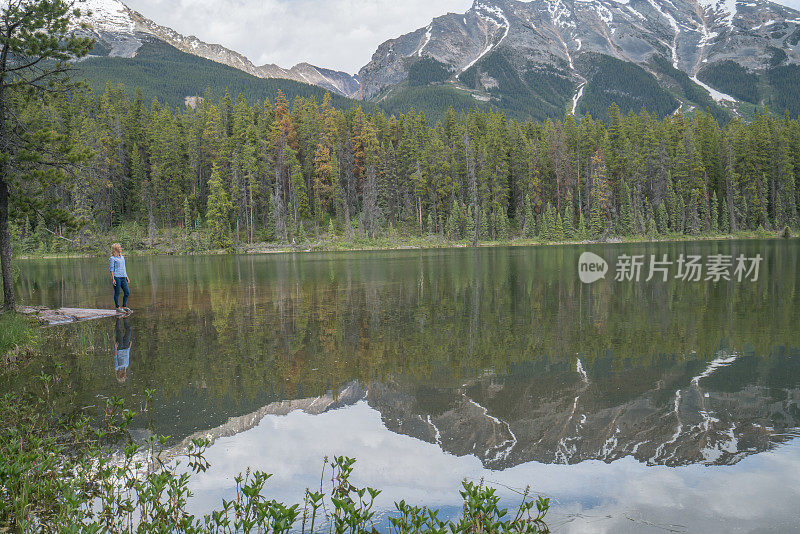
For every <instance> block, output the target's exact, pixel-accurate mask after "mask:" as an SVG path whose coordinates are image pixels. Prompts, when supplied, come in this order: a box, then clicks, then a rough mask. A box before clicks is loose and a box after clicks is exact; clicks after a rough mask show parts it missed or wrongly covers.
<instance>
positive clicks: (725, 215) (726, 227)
mask: <svg viewBox="0 0 800 534" xmlns="http://www.w3.org/2000/svg"><path fill="white" fill-rule="evenodd" d="M719 229H720V230H722V233H723V234H727V233H729V232H730V231H731V212H730V209H729V208H728V201H727V200H723V201H722V218H721V219H720V225H719Z"/></svg>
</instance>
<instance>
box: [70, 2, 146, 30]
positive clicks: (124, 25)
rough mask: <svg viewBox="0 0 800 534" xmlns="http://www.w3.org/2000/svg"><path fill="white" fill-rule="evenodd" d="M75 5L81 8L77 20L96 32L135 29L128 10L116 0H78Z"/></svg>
mask: <svg viewBox="0 0 800 534" xmlns="http://www.w3.org/2000/svg"><path fill="white" fill-rule="evenodd" d="M75 7H77V8H78V9H80V10H81V17H80V19H79V22H81V23H87V24H88V25H89V26H90V27H91V28H92V29H93V30H94V31H96V32H100V31H105V32H117V33H129V34H132V33H133V32H134V30H135V27H136V24H135V22H134V21H133V18H131V15H130V10H129V9H128V7H127V6H126V5H125V4H123V3H122V2H119V1H118V0H80V1H78V2H76V3H75Z"/></svg>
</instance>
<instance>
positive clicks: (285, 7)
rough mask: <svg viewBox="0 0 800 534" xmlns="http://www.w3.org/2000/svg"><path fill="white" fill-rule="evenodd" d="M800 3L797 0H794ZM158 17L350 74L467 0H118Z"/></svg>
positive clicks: (259, 55)
mask: <svg viewBox="0 0 800 534" xmlns="http://www.w3.org/2000/svg"><path fill="white" fill-rule="evenodd" d="M798 1H800V0H798ZM123 2H124V3H126V4H127V5H128V6H129V7H131V8H132V9H135V10H136V11H138V12H140V13H141V14H142V15H144V16H146V17H147V18H150V19H152V20H154V21H155V22H157V23H159V24H161V25H163V26H169V27H170V28H172V29H174V30H177V31H178V32H180V33H182V34H184V35H196V36H197V37H199V38H200V39H202V40H203V41H206V42H210V43H219V44H222V45H224V46H226V47H228V48H230V49H233V50H235V51H237V52H241V53H242V54H244V55H246V56H247V57H248V58H249V59H250V60H251V61H253V63H255V64H257V65H262V64H264V63H276V64H278V65H280V66H282V67H291V66H292V65H295V64H297V63H300V62H302V61H308V62H309V63H312V64H315V65H318V66H320V67H327V68H333V69H338V70H344V71H346V72H350V73H355V72H357V71H358V70H359V69H360V68H361V67H363V66H364V65H365V64H366V63H367V62H369V60H370V58H371V57H372V54H373V53H374V52H375V49H376V48H377V47H378V45H379V44H380V43H382V42H383V41H385V40H387V39H390V38H393V37H398V36H400V35H402V34H404V33H408V32H409V31H412V30H415V29H417V28H420V27H422V26H426V25H427V24H428V23H429V22H430V20H431V19H432V18H433V17H436V16H439V15H443V14H445V13H448V12H458V13H463V12H465V11H466V10H467V9H469V7H470V6H471V5H472V0H123Z"/></svg>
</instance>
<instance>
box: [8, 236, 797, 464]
mask: <svg viewBox="0 0 800 534" xmlns="http://www.w3.org/2000/svg"><path fill="white" fill-rule="evenodd" d="M585 250H591V251H593V252H596V253H597V254H600V255H601V256H603V257H605V258H606V259H608V260H609V263H612V265H613V261H614V259H615V258H616V257H618V256H620V255H622V254H646V255H649V254H658V255H659V256H660V255H662V254H668V255H669V256H670V257H673V258H677V257H678V256H679V255H680V254H682V253H683V254H701V255H703V256H708V255H711V254H718V253H723V254H731V255H734V256H735V255H738V254H740V253H743V254H746V255H748V256H755V255H756V254H761V255H762V256H763V257H764V258H765V260H764V263H763V265H762V267H761V273H760V277H759V280H758V281H757V282H749V281H744V282H737V281H731V282H727V281H722V282H719V283H714V282H710V281H708V282H707V281H700V282H684V281H680V280H674V279H671V280H669V281H668V282H663V281H661V280H653V281H651V282H644V281H641V282H638V283H637V282H616V281H614V279H613V272H612V273H611V274H610V275H609V276H607V277H606V279H604V280H600V281H599V282H597V283H595V284H593V285H585V284H582V283H581V282H580V281H579V279H578V275H577V261H578V257H579V255H580V254H581V252H583V251H585ZM799 258H800V247H799V246H798V243H797V241H788V242H787V241H777V240H764V241H741V242H727V241H725V242H704V243H658V244H629V245H621V244H619V245H592V246H570V247H526V248H522V247H520V248H486V249H478V250H471V249H470V250H434V251H397V252H370V253H343V254H297V255H274V256H221V257H219V256H208V257H181V258H168V257H146V258H129V261H128V263H129V264H130V267H129V271H130V275H131V282H132V284H131V287H132V291H133V296H132V298H131V302H130V304H131V306H132V307H134V308H135V310H136V312H135V314H134V316H133V317H131V318H130V319H129V326H131V329H132V343H130V339H127V340H126V338H125V333H124V332H125V330H124V328H123V330H122V332H123V334H122V341H123V344H124V343H128V344H129V346H130V347H131V348H130V349H129V354H127V358H128V366H127V367H126V373H125V380H120V379H119V368H118V365H119V359H118V346H119V339H118V338H119V337H120V336H119V335H118V332H116V330H115V325H114V324H113V323H111V322H94V323H83V324H78V325H73V326H70V327H66V328H64V329H60V330H57V331H56V330H50V331H49V333H48V339H47V341H46V348H47V353H48V356H49V357H48V358H47V359H46V360H45V361H43V362H40V364H37V365H34V366H31V368H30V369H29V370H26V371H25V373H27V376H28V377H32V376H33V375H34V374H38V372H40V371H41V369H42V366H44V368H45V369H48V368H52V366H53V365H54V364H55V363H57V362H59V363H62V364H64V366H65V368H66V369H67V370H68V371H69V373H70V376H69V381H70V390H71V391H73V392H74V393H75V395H76V396H77V400H76V401H74V402H75V404H74V405H75V406H78V405H80V406H92V405H95V404H97V402H98V400H97V399H98V397H105V396H111V395H118V396H122V397H124V398H126V399H127V400H128V402H129V403H130V404H132V405H134V406H135V405H136V403H137V402H139V401H140V399H141V396H142V395H143V392H144V390H145V389H146V388H153V389H155V390H156V392H157V398H156V401H155V403H154V409H153V410H152V411H151V412H150V413H149V414H148V415H147V417H142V418H141V420H140V421H138V422H137V424H138V426H139V427H141V432H142V433H143V435H146V434H148V433H158V434H167V435H170V436H171V438H172V441H171V442H172V443H173V444H179V443H180V442H181V441H182V440H184V439H185V438H187V437H189V436H192V435H193V434H194V433H196V432H199V433H203V434H208V433H209V431H211V433H212V434H213V433H214V432H218V435H219V436H228V435H231V434H235V433H237V432H242V431H244V430H246V429H247V428H251V427H254V426H256V425H257V424H258V422H259V421H260V420H261V418H263V417H264V416H265V415H270V414H271V415H274V414H283V413H289V412H291V411H292V410H298V409H299V410H304V411H306V412H307V413H317V414H319V413H323V412H325V411H329V410H332V409H335V408H339V407H342V406H347V405H355V404H357V403H359V402H366V403H367V404H368V405H369V406H370V407H371V408H373V409H374V410H376V411H378V412H379V413H380V414H381V419H382V422H383V425H384V426H385V427H386V428H387V429H389V430H391V431H393V432H395V433H399V434H403V435H406V436H410V437H413V438H415V439H417V440H420V441H424V442H428V443H432V444H436V445H438V446H439V447H440V448H441V449H442V450H444V451H446V452H448V453H451V454H454V455H457V456H463V455H472V456H474V457H475V458H477V459H479V460H480V462H481V463H482V465H483V467H485V468H488V469H493V470H498V469H499V470H502V469H508V468H510V467H513V466H516V465H521V464H525V463H528V462H531V461H536V462H542V463H569V464H573V463H578V462H582V461H585V460H603V461H606V462H610V461H613V460H616V459H619V458H623V457H628V456H630V457H633V458H635V459H636V460H638V461H639V462H642V463H643V464H646V465H667V466H676V465H687V464H707V465H711V464H726V465H730V464H734V463H736V462H738V461H740V460H741V459H742V458H743V457H745V456H747V455H750V454H753V453H757V452H761V451H766V450H770V449H771V448H773V447H774V446H776V445H777V444H781V443H784V442H786V441H788V440H790V439H791V438H792V437H795V436H797V429H798V427H800V425H799V424H798V419H800V413H798V403H800V353H799V352H798V348H800V342H799V341H800V340H799V339H798V338H800V332H798V328H797V325H798V324H800V294H798V289H800V288H798V259H799ZM21 266H22V277H21V280H20V282H19V289H20V292H21V296H22V299H23V301H24V302H25V304H45V305H50V306H60V305H71V306H75V305H77V304H78V303H80V305H81V306H87V307H92V306H103V305H106V306H107V305H108V302H107V301H108V300H109V291H108V289H109V288H108V287H106V285H107V284H106V283H105V278H106V277H105V272H104V267H103V262H102V261H100V260H94V259H80V260H36V261H27V262H22V264H21ZM19 383H24V380H22V381H18V382H17V384H15V385H13V386H12V385H9V384H6V385H4V387H6V388H8V387H18V384H19ZM65 399H66V396H65ZM70 402H73V401H70Z"/></svg>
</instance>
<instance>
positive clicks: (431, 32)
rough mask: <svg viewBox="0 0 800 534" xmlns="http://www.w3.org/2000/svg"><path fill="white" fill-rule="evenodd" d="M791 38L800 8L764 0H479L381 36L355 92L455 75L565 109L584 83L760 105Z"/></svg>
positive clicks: (643, 96)
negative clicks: (421, 25)
mask: <svg viewBox="0 0 800 534" xmlns="http://www.w3.org/2000/svg"><path fill="white" fill-rule="evenodd" d="M798 41H800V13H798V12H797V11H795V10H792V9H790V8H787V7H784V6H781V5H778V4H774V3H772V2H767V1H765V0H752V1H750V0H748V1H738V2H737V1H736V0H719V1H715V0H531V1H517V0H476V1H475V2H474V4H473V6H472V8H471V9H470V10H469V11H467V12H466V13H465V14H463V15H462V14H453V13H451V14H447V15H444V16H441V17H438V18H436V19H434V20H433V21H432V22H431V23H430V24H429V25H428V26H427V27H425V28H420V29H418V30H416V31H414V32H411V33H408V34H406V35H403V36H401V37H399V38H397V39H392V40H390V41H387V42H385V43H383V44H382V45H381V46H380V47H379V48H378V50H377V52H375V54H374V56H373V57H372V61H371V62H370V63H369V64H368V65H366V66H365V67H364V68H363V69H362V70H361V71H360V73H359V80H360V82H361V86H360V89H359V95H360V96H361V97H362V98H364V99H382V98H386V97H387V96H389V95H390V93H391V89H392V88H393V87H396V86H398V85H399V84H407V85H409V86H420V85H427V86H432V85H441V84H445V85H447V84H450V85H452V86H453V87H457V88H459V89H462V90H464V91H468V92H469V93H470V94H472V95H473V96H474V98H477V99H478V100H486V99H492V100H494V101H496V102H497V103H498V104H499V105H500V106H501V107H502V106H503V104H504V103H505V104H508V103H509V101H513V100H514V99H519V98H520V97H521V96H522V95H526V96H528V97H530V98H529V100H532V101H537V102H539V104H540V105H541V106H542V107H543V108H545V109H546V108H548V107H562V106H563V107H565V108H567V109H565V111H566V110H572V111H579V110H580V108H581V103H582V101H583V99H587V97H589V96H590V95H591V97H592V98H591V99H590V100H592V101H595V100H600V101H603V103H605V101H608V100H610V99H611V98H613V97H615V96H616V97H617V98H618V99H620V100H630V101H631V102H630V104H631V105H630V106H628V107H631V108H635V107H636V104H637V103H651V104H652V101H653V100H663V101H664V105H666V106H667V107H673V106H674V107H673V110H674V109H676V108H677V107H678V106H679V105H681V104H686V105H703V104H708V103H709V98H708V97H710V98H711V99H713V102H714V103H716V104H722V105H725V106H728V107H736V106H738V104H740V103H741V102H746V103H749V104H753V105H756V106H757V105H762V106H763V105H766V104H768V103H769V99H770V97H771V96H773V93H774V88H773V87H771V86H772V85H775V84H773V83H771V80H770V79H769V74H770V72H771V71H772V70H773V69H775V68H778V67H781V66H786V65H792V66H796V65H797V64H798V63H800V48H798ZM603 71H606V72H603ZM608 71H611V72H613V73H614V75H612V76H609V75H608V74H607V72H608ZM640 71H641V72H640ZM792 74H794V71H793V72H792ZM648 77H650V78H651V80H652V82H655V83H647V82H648V80H647V78H648ZM598 78H599V79H598ZM600 81H602V82H603V83H602V84H601V83H599V82H600ZM656 81H657V82H656ZM593 82H595V83H593ZM615 82H617V83H615ZM747 85H751V86H752V87H742V86H747ZM659 88H661V89H665V90H666V91H667V92H668V94H663V95H659ZM732 93H733V94H732ZM654 95H658V96H659V97H660V98H655V99H654V98H653V97H654ZM667 97H673V98H674V100H672V101H670V99H669V98H667ZM662 107H663V106H662ZM651 111H656V110H654V109H651ZM660 111H666V109H664V110H660ZM669 111H672V110H669Z"/></svg>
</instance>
